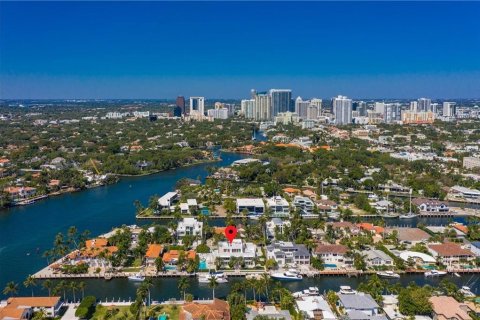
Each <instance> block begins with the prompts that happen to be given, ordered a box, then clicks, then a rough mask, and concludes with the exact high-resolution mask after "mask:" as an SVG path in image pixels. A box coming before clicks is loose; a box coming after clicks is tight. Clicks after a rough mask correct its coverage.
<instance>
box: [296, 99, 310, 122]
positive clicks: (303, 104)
mask: <svg viewBox="0 0 480 320" xmlns="http://www.w3.org/2000/svg"><path fill="white" fill-rule="evenodd" d="M309 107H310V101H309V100H302V97H297V99H295V113H296V114H297V115H298V116H299V117H300V119H307V112H308V108H309Z"/></svg>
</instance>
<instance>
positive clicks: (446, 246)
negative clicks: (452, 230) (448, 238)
mask: <svg viewBox="0 0 480 320" xmlns="http://www.w3.org/2000/svg"><path fill="white" fill-rule="evenodd" d="M428 251H429V252H430V253H431V254H432V256H434V257H435V258H437V259H439V260H440V262H441V263H442V264H444V265H446V266H448V267H454V266H455V267H458V266H460V265H462V264H463V265H465V264H468V263H470V262H472V261H473V260H475V255H474V254H473V253H472V251H470V250H468V249H464V248H462V247H461V246H460V245H458V244H455V243H451V242H446V243H442V244H431V245H429V246H428Z"/></svg>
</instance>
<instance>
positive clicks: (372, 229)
mask: <svg viewBox="0 0 480 320" xmlns="http://www.w3.org/2000/svg"><path fill="white" fill-rule="evenodd" d="M357 227H358V228H359V229H360V230H362V231H365V232H369V233H371V234H372V235H381V236H383V234H384V233H385V228H384V227H380V226H375V225H373V224H371V223H368V222H362V223H359V224H357Z"/></svg>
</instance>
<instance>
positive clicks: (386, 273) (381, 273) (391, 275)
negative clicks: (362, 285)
mask: <svg viewBox="0 0 480 320" xmlns="http://www.w3.org/2000/svg"><path fill="white" fill-rule="evenodd" d="M377 275H378V276H379V277H381V278H389V279H399V278H400V275H399V274H398V273H395V272H393V271H379V272H377Z"/></svg>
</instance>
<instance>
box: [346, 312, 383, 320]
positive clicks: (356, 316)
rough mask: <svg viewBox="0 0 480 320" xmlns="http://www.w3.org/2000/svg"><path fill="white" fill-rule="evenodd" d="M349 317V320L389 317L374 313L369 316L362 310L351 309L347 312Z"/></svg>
mask: <svg viewBox="0 0 480 320" xmlns="http://www.w3.org/2000/svg"><path fill="white" fill-rule="evenodd" d="M347 319H349V320H388V319H387V317H385V316H384V315H379V314H377V315H374V316H369V315H368V314H366V313H363V312H361V311H357V310H355V311H350V312H348V313H347Z"/></svg>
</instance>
